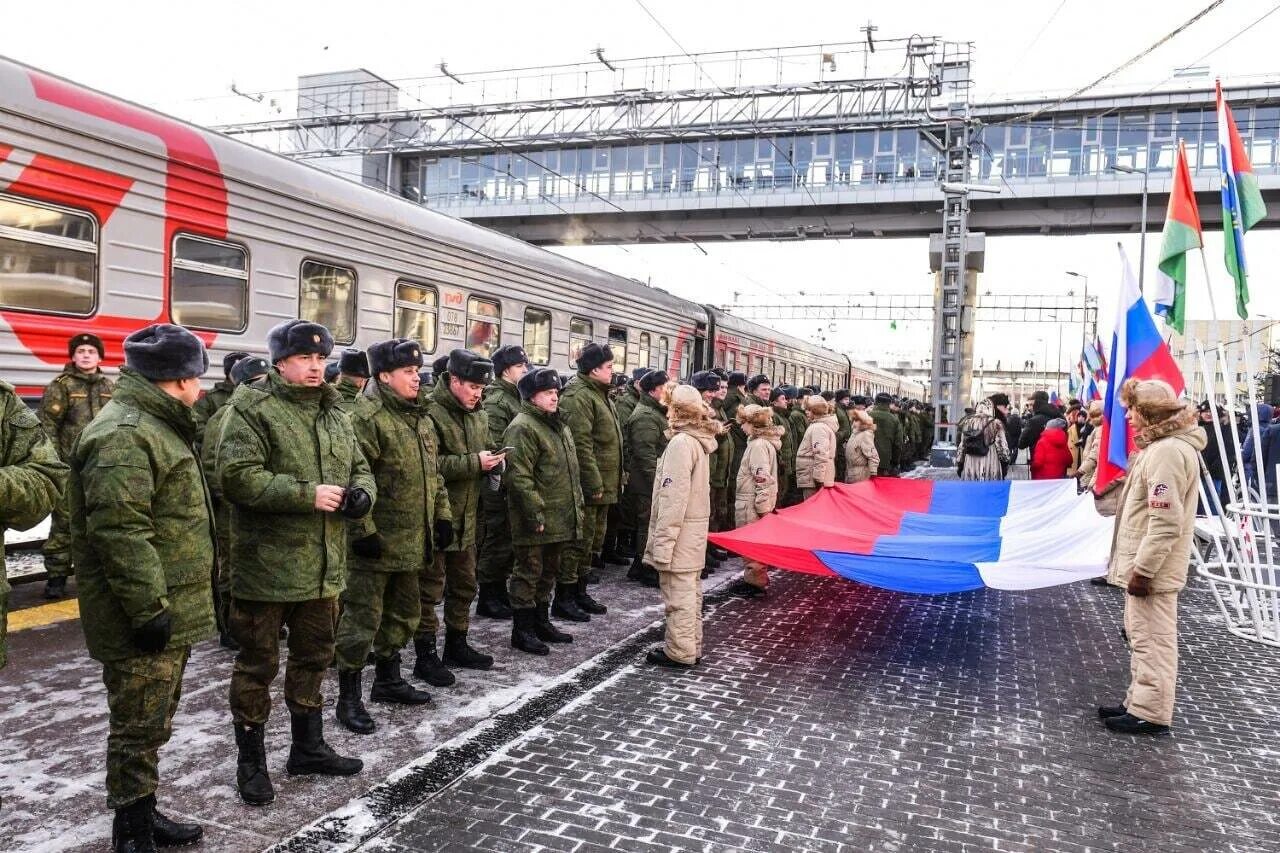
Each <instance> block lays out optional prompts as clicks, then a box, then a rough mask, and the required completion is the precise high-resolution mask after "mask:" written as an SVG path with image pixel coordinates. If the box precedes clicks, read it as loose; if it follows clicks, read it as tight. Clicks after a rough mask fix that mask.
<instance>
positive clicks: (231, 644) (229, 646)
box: [218, 631, 240, 652]
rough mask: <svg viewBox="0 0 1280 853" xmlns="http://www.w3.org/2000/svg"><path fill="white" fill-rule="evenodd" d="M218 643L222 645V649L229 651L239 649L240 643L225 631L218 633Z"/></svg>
mask: <svg viewBox="0 0 1280 853" xmlns="http://www.w3.org/2000/svg"><path fill="white" fill-rule="evenodd" d="M218 645H220V646H222V647H223V648H224V649H226V650H227V651H229V652H238V651H240V644H239V643H237V642H236V641H235V638H234V637H232V636H231V635H230V634H228V633H227V632H226V631H223V632H221V633H219V634H218Z"/></svg>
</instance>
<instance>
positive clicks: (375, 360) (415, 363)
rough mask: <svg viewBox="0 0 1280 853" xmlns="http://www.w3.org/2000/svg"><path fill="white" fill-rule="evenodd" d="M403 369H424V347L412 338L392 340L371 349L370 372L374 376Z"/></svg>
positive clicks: (381, 342) (380, 342)
mask: <svg viewBox="0 0 1280 853" xmlns="http://www.w3.org/2000/svg"><path fill="white" fill-rule="evenodd" d="M401 367H412V368H414V369H415V370H416V369H418V368H420V367H422V345H421V344H419V343H418V342H417V341H415V340H413V339H412V338H392V339H391V340H389V341H378V342H377V343H376V344H374V345H373V346H371V347H369V370H370V372H372V373H374V374H378V373H383V372H389V371H392V370H397V369H399V368H401Z"/></svg>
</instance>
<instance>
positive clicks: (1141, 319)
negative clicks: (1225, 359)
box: [1094, 246, 1184, 493]
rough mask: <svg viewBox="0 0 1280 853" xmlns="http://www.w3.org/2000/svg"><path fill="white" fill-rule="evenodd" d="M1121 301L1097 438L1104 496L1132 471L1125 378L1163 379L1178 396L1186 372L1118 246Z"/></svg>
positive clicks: (1099, 484) (1098, 487) (1097, 486)
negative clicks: (1123, 392)
mask: <svg viewBox="0 0 1280 853" xmlns="http://www.w3.org/2000/svg"><path fill="white" fill-rule="evenodd" d="M1120 265H1121V276H1120V302H1119V306H1118V308H1117V309H1116V328H1115V332H1114V333H1113V334H1112V336H1111V374H1110V376H1108V377H1107V390H1106V394H1105V396H1104V397H1103V403H1102V435H1101V436H1100V437H1099V439H1098V441H1099V442H1100V447H1099V451H1098V477H1097V480H1096V482H1095V484H1094V489H1095V490H1096V491H1097V492H1098V493H1101V492H1102V490H1103V489H1104V488H1106V487H1107V485H1108V484H1110V483H1111V482H1112V481H1114V480H1115V479H1116V478H1117V477H1121V476H1123V475H1124V473H1125V472H1126V471H1128V470H1129V453H1130V452H1131V451H1133V450H1134V449H1135V445H1134V443H1133V430H1132V429H1131V428H1130V426H1129V421H1128V418H1126V416H1125V415H1126V412H1127V410H1126V409H1125V407H1124V404H1123V403H1121V402H1120V388H1121V386H1123V385H1124V383H1125V380H1126V379H1163V380H1164V381H1165V382H1168V383H1169V384H1170V385H1172V386H1173V391H1174V393H1175V394H1181V393H1182V391H1183V388H1184V384H1183V380H1182V371H1181V370H1179V369H1178V363H1177V362H1176V361H1174V360H1173V354H1172V353H1170V352H1169V347H1168V346H1166V345H1165V342H1164V340H1163V339H1162V338H1161V337H1160V332H1159V330H1157V329H1156V321H1155V319H1154V318H1153V317H1152V316H1151V310H1150V309H1149V308H1147V303H1146V301H1145V300H1143V298H1142V291H1140V290H1139V289H1138V279H1137V277H1136V276H1135V275H1134V274H1133V267H1132V266H1130V264H1129V257H1128V255H1126V254H1125V252H1124V247H1123V246H1121V247H1120Z"/></svg>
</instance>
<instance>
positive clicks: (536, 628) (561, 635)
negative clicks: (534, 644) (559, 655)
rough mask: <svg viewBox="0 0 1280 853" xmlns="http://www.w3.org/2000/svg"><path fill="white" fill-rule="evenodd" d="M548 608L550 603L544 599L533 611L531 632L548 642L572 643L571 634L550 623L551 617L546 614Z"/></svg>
mask: <svg viewBox="0 0 1280 853" xmlns="http://www.w3.org/2000/svg"><path fill="white" fill-rule="evenodd" d="M550 609H551V605H549V604H548V603H547V602H545V601H544V602H542V603H541V604H539V605H538V608H537V609H536V610H535V611H534V621H533V632H534V633H535V634H537V635H538V639H539V640H544V641H546V642H548V643H572V642H573V635H572V634H568V633H566V632H564V631H561V630H560V629H559V628H557V627H556V626H555V625H552V624H551V617H550V616H548V615H547V611H548V610H550Z"/></svg>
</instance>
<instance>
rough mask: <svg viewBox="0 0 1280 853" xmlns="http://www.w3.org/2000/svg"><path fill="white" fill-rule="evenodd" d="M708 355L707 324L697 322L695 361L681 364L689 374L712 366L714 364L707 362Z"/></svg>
mask: <svg viewBox="0 0 1280 853" xmlns="http://www.w3.org/2000/svg"><path fill="white" fill-rule="evenodd" d="M707 356H708V353H707V324H706V323H696V324H694V327H693V361H692V363H688V362H686V363H685V364H683V365H681V366H682V367H683V368H684V370H685V371H686V374H687V376H692V375H693V374H694V373H696V372H698V371H699V370H706V369H708V368H709V367H711V366H712V365H710V364H708V363H707Z"/></svg>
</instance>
